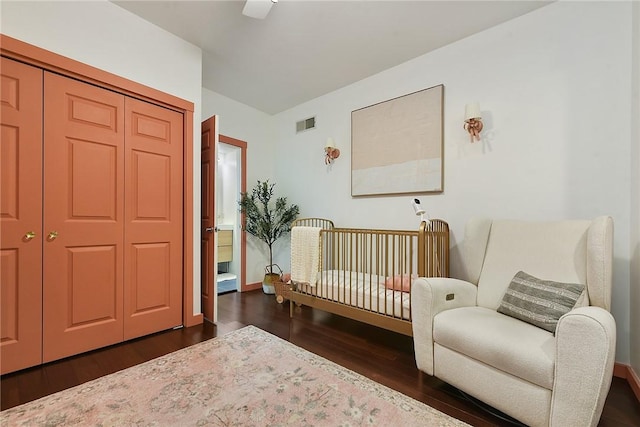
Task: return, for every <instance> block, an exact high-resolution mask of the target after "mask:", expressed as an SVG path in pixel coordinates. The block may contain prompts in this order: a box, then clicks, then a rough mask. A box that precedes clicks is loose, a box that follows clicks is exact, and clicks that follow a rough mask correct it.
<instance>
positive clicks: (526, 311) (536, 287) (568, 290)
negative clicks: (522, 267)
mask: <svg viewBox="0 0 640 427" xmlns="http://www.w3.org/2000/svg"><path fill="white" fill-rule="evenodd" d="M583 292H585V286H584V284H580V283H559V282H552V281H550V280H541V279H538V278H536V277H533V276H531V275H529V274H527V273H525V272H523V271H520V272H518V273H517V274H516V275H515V276H514V277H513V279H512V280H511V283H510V284H509V287H508V288H507V291H506V292H505V294H504V297H502V302H501V303H500V307H498V312H499V313H502V314H506V315H507V316H511V317H515V318H516V319H520V320H522V321H523V322H527V323H530V324H532V325H534V326H537V327H539V328H542V329H546V330H547V331H549V332H553V333H555V331H556V326H557V325H558V320H559V319H560V317H562V315H564V314H565V313H568V312H569V311H570V310H571V309H572V308H573V307H574V306H575V305H576V302H577V301H578V299H579V298H580V295H582V293H583Z"/></svg>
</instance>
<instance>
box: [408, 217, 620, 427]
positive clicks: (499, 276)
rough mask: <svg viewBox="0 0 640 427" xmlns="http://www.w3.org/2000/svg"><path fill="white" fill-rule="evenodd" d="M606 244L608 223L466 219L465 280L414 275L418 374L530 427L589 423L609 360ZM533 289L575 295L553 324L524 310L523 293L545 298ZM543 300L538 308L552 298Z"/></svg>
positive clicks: (611, 337)
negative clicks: (452, 387)
mask: <svg viewBox="0 0 640 427" xmlns="http://www.w3.org/2000/svg"><path fill="white" fill-rule="evenodd" d="M612 240H613V221H612V219H611V218H610V217H599V218H596V219H595V220H593V221H558V222H524V221H507V220H500V221H498V220H494V221H492V220H485V219H479V220H473V221H470V222H469V223H468V224H467V227H466V229H465V239H464V242H463V258H464V264H465V268H466V273H467V278H466V279H467V280H458V279H448V278H419V279H417V280H416V281H415V282H414V284H413V286H412V291H411V292H412V294H411V306H412V318H413V340H414V345H415V354H416V362H417V366H418V369H420V370H421V371H423V372H426V373H427V374H429V375H434V376H436V377H438V378H440V379H442V380H443V381H445V382H447V383H449V384H451V385H453V386H454V387H456V388H458V389H460V390H462V391H464V392H466V393H468V394H470V395H471V396H474V397H476V398H477V399H479V400H481V401H483V402H485V403H487V404H489V405H491V406H492V407H494V408H496V409H498V410H500V411H502V412H504V413H506V414H508V415H510V416H511V417H513V418H515V419H517V420H519V421H521V422H523V423H525V424H528V425H530V426H557V427H571V426H576V427H586V426H595V425H597V424H598V421H599V419H600V415H601V413H602V408H603V406H604V401H605V398H606V397H607V393H608V392H609V387H610V385H611V378H612V373H613V365H614V357H615V343H616V325H615V321H614V319H613V317H612V316H611V314H610V313H609V310H610V305H611V268H612ZM519 272H524V273H526V274H528V275H530V276H533V277H530V276H526V275H525V276H522V274H518V273H519ZM517 274H518V277H515V276H516V275H517ZM522 277H524V279H522ZM536 278H537V279H541V280H536ZM521 279H522V280H521ZM544 281H553V282H554V283H549V282H544ZM512 282H514V283H512ZM555 282H559V283H555ZM520 285H522V286H525V288H522V289H521V288H518V286H520ZM538 285H541V286H542V288H544V289H548V288H549V287H551V289H562V291H557V292H559V293H564V292H565V290H566V292H569V291H568V290H567V289H569V288H570V289H572V291H571V292H573V294H572V295H573V297H572V298H575V299H577V302H576V304H575V307H573V308H571V306H572V303H573V300H570V303H569V305H568V308H567V310H568V312H567V313H566V314H564V315H562V316H561V317H560V318H559V320H558V321H557V324H555V323H553V321H549V319H547V317H545V316H548V314H549V313H543V314H541V315H540V316H542V317H538V316H539V314H538V313H535V311H536V310H537V309H536V308H535V307H534V308H531V306H527V304H528V302H530V296H526V294H527V292H529V290H531V289H533V294H534V295H533V298H534V299H536V298H537V299H540V298H543V299H544V298H545V297H540V295H537V294H535V292H537V290H536V289H537V288H538ZM565 285H566V286H565ZM572 286H573V288H572ZM580 287H583V288H584V289H585V290H584V291H583V292H581V291H580ZM523 289H525V290H523ZM553 292H556V291H553ZM523 293H524V294H523ZM507 294H508V295H509V297H508V296H507ZM523 295H525V296H523ZM578 295H579V296H578ZM503 296H504V298H503ZM513 296H515V297H516V300H517V301H512V300H509V298H510V297H513ZM518 298H520V299H518ZM503 299H504V300H503ZM511 303H513V304H515V305H514V306H510V304H511ZM549 304H550V305H547V304H544V303H543V304H542V306H543V309H542V311H544V310H545V306H547V307H546V308H548V307H549V306H553V307H555V304H556V301H551V302H550V303H549ZM523 305H524V309H523V310H522V311H521V312H520V311H519V310H520V308H522V306H523ZM565 305H566V304H565ZM516 306H519V307H520V308H518V307H516ZM509 307H510V308H511V311H509V310H510V309H509ZM514 307H516V308H514ZM503 312H507V313H509V315H507V314H503ZM532 312H533V314H532ZM514 313H516V317H517V316H520V317H522V318H523V319H525V320H527V321H523V320H520V319H518V318H515V317H512V316H513V315H514ZM517 313H520V314H517ZM523 313H524V314H523ZM552 317H553V316H552ZM530 321H531V322H533V323H536V322H538V321H540V322H541V323H542V324H543V327H545V328H546V329H543V328H542V327H539V325H540V324H539V325H538V326H535V325H534V324H531V323H529V322H530ZM554 331H555V333H554Z"/></svg>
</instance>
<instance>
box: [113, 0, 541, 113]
mask: <svg viewBox="0 0 640 427" xmlns="http://www.w3.org/2000/svg"><path fill="white" fill-rule="evenodd" d="M112 1H113V3H115V4H117V5H119V6H121V7H123V8H124V9H127V10H129V11H130V12H132V13H134V14H136V15H138V16H140V17H141V18H143V19H145V20H147V21H149V22H151V23H153V24H155V25H157V26H159V27H161V28H164V29H165V30H167V31H169V32H171V33H173V34H175V35H176V36H178V37H180V38H182V39H184V40H186V41H188V42H190V43H192V44H194V45H197V46H199V47H200V48H201V49H202V52H203V58H202V67H203V69H202V85H203V86H204V87H205V88H207V89H210V90H212V91H214V92H217V93H219V94H222V95H224V96H226V97H228V98H231V99H234V100H236V101H239V102H241V103H243V104H246V105H249V106H252V107H254V108H256V109H258V110H261V111H263V112H265V113H268V114H275V113H278V112H281V111H284V110H287V109H289V108H291V107H294V106H296V105H298V104H301V103H303V102H305V101H308V100H311V99H313V98H316V97H318V96H321V95H323V94H326V93H329V92H331V91H334V90H336V89H339V88H341V87H344V86H347V85H349V84H351V83H354V82H356V81H358V80H361V79H363V78H365V77H368V76H371V75H373V74H376V73H378V72H380V71H383V70H385V69H388V68H391V67H393V66H395V65H398V64H401V63H403V62H405V61H407V60H409V59H412V58H415V57H417V56H420V55H422V54H425V53H427V52H430V51H432V50H435V49H438V48H439V47H442V46H444V45H447V44H449V43H452V42H454V41H456V40H460V39H462V38H464V37H467V36H469V35H472V34H474V33H477V32H480V31H482V30H485V29H487V28H490V27H492V26H495V25H497V24H500V23H502V22H505V21H508V20H510V19H513V18H515V17H517V16H520V15H523V14H525V13H528V12H530V11H532V10H534V9H537V8H539V7H542V6H545V5H547V4H549V3H550V2H548V1H525V0H522V1H519V0H514V1H504V0H501V1H475V0H472V1H424V0H423V1H420V0H413V1H401V0H389V1H380V0H378V1H376V0H369V1H330V0H321V1H312V0H279V1H278V2H277V3H276V4H274V5H273V7H272V8H271V10H270V12H269V14H268V15H267V17H266V18H265V19H264V20H259V19H254V18H249V17H247V16H244V15H242V9H243V7H244V3H245V2H244V0H229V1H220V0H214V1H211V0H210V1H147V0H141V1H136V0H133V1H131V0H126V1H115V0H112Z"/></svg>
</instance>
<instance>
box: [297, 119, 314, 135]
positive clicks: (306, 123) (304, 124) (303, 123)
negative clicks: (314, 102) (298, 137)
mask: <svg viewBox="0 0 640 427" xmlns="http://www.w3.org/2000/svg"><path fill="white" fill-rule="evenodd" d="M315 127H316V118H315V117H309V118H308V119H304V120H300V121H299V122H296V133H300V132H303V131H305V130H309V129H313V128H315Z"/></svg>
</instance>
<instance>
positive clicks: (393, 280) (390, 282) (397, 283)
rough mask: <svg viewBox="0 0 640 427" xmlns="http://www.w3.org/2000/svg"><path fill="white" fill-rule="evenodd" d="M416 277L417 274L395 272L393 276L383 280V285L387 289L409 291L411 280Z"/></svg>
mask: <svg viewBox="0 0 640 427" xmlns="http://www.w3.org/2000/svg"><path fill="white" fill-rule="evenodd" d="M416 278H417V276H416V275H415V274H414V275H413V276H411V275H409V274H396V275H395V276H393V277H387V280H385V281H384V286H385V287H386V288H387V289H393V290H396V291H401V292H410V291H411V282H412V281H413V280H414V279H416Z"/></svg>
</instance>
